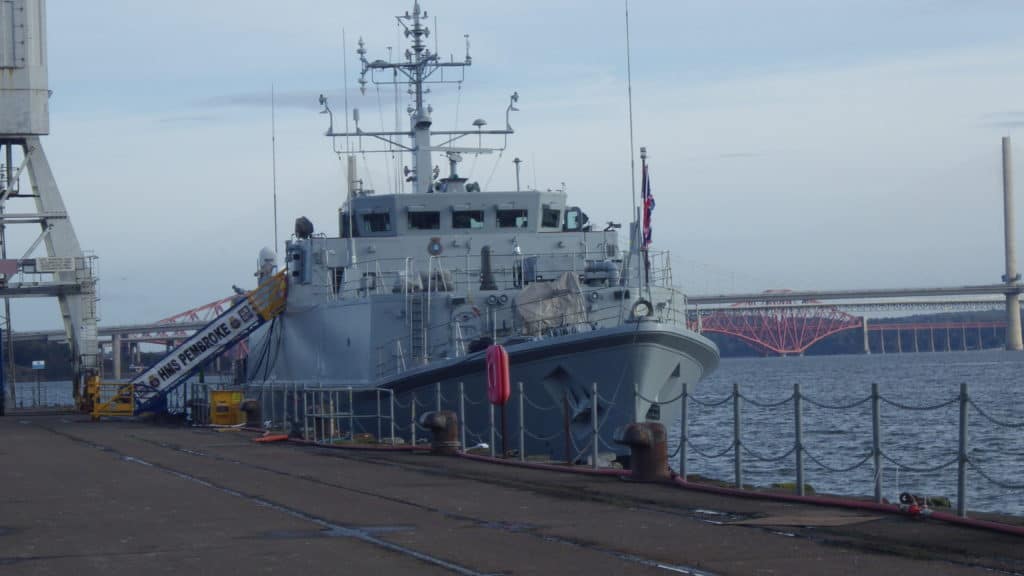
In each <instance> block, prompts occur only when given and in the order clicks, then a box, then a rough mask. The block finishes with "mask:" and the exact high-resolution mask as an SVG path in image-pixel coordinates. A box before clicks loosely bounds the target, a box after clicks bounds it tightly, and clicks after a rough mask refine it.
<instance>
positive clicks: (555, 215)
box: [540, 204, 562, 228]
mask: <svg viewBox="0 0 1024 576" xmlns="http://www.w3.org/2000/svg"><path fill="white" fill-rule="evenodd" d="M540 225H541V226H543V227H544V228H558V227H560V226H561V225H562V211H561V210H558V209H555V208H551V207H549V206H548V205H547V204H545V205H544V207H543V210H542V211H541V215H540Z"/></svg>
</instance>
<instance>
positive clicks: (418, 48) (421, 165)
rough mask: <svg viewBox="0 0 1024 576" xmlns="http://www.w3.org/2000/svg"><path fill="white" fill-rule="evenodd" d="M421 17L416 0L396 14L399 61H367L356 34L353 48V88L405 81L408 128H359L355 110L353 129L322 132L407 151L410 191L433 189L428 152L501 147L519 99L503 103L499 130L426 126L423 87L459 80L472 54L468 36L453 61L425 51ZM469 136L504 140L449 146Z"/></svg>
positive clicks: (427, 113) (363, 89) (427, 116)
mask: <svg viewBox="0 0 1024 576" xmlns="http://www.w3.org/2000/svg"><path fill="white" fill-rule="evenodd" d="M426 18H427V12H426V11H425V10H421V9H420V3H419V1H418V0H417V1H415V2H414V3H413V8H412V12H411V13H410V12H406V13H405V14H404V15H402V16H397V17H396V19H397V20H398V23H399V24H400V25H401V26H402V28H403V29H404V30H405V37H406V38H409V39H410V45H409V48H407V49H406V51H405V61H404V62H387V61H384V60H374V61H372V62H371V61H369V60H367V58H366V54H367V50H366V44H365V42H363V39H362V38H360V39H359V48H358V49H357V50H356V53H357V54H358V55H359V61H360V63H361V64H362V71H361V72H360V75H359V89H360V91H361V92H362V93H363V94H366V86H367V84H369V83H371V82H372V83H373V84H375V85H384V84H407V85H408V88H409V90H408V92H409V94H410V95H411V96H412V98H413V101H412V104H410V105H409V107H408V108H407V109H406V112H407V113H408V114H409V126H410V129H409V131H408V132H397V131H396V132H364V131H363V130H362V129H360V128H359V120H358V114H355V122H356V129H355V132H348V131H346V132H334V129H333V123H332V126H331V128H330V129H329V130H328V132H327V136H329V137H332V138H338V137H343V138H357V139H358V142H359V143H360V144H361V142H362V137H363V136H367V137H372V138H376V139H378V140H381V141H383V142H385V143H388V144H390V145H392V146H394V147H398V148H399V149H402V150H406V151H408V152H410V153H412V157H413V166H412V169H411V170H410V169H409V168H408V167H407V168H406V169H405V175H406V180H407V181H409V182H412V183H413V192H418V193H427V192H432V191H433V182H434V179H435V178H437V170H436V169H435V168H434V167H433V161H432V159H431V156H432V152H434V151H439V152H445V153H448V154H449V158H451V157H452V156H451V155H452V154H457V153H471V154H486V153H489V152H492V151H496V150H504V148H505V146H507V144H508V135H510V134H512V133H513V130H512V126H511V125H510V124H509V114H510V113H511V112H512V111H514V110H516V108H515V103H516V102H517V101H518V99H519V96H518V94H513V95H512V98H511V101H510V103H509V106H508V108H507V109H506V111H505V129H504V130H483V129H482V127H483V126H484V125H485V124H486V122H483V121H482V120H477V121H475V122H474V126H476V127H477V129H476V130H465V131H461V130H453V131H442V132H432V131H431V130H430V127H431V125H432V124H433V121H432V119H431V117H430V114H431V113H432V112H433V108H432V107H431V106H430V105H429V104H427V103H426V102H425V100H424V97H425V95H426V94H428V93H429V92H430V88H428V87H426V86H427V85H429V84H461V83H462V82H463V80H464V79H465V68H466V67H467V66H470V65H472V63H473V59H472V58H471V57H470V55H469V36H468V35H467V36H466V55H465V58H464V59H463V60H462V61H459V62H457V61H455V59H454V58H453V57H452V58H449V60H448V61H447V62H446V61H442V60H441V59H440V57H439V56H438V54H436V53H434V52H431V51H430V48H429V47H428V46H427V44H426V42H425V40H426V39H427V38H429V37H430V28H428V27H427V26H426V25H425V24H424V21H425V20H426ZM446 69H451V70H452V71H457V73H458V76H457V77H451V74H452V72H450V73H449V78H445V71H446ZM378 71H381V72H384V71H389V72H390V73H389V74H380V75H379V76H378V75H376V72H378ZM367 74H369V78H367ZM321 104H323V105H324V107H325V111H329V108H327V104H326V99H325V98H323V97H321ZM470 135H477V136H478V137H482V136H484V135H503V136H505V144H504V145H502V147H500V148H484V147H482V144H481V146H480V147H476V148H457V147H453V146H452V144H453V143H454V142H455V141H457V140H459V139H461V138H464V137H465V136H470ZM403 136H405V137H408V139H409V142H410V143H409V144H406V143H403V142H402V141H400V140H399V138H401V137H403ZM432 136H445V137H447V138H446V139H445V140H444V141H443V142H441V143H439V144H436V145H435V144H433V143H432V141H431V138H432ZM360 148H361V146H360ZM361 152H364V153H366V152H384V153H392V152H393V150H391V149H382V150H365V149H363V150H361Z"/></svg>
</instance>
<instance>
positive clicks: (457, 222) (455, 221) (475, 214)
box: [452, 210, 484, 230]
mask: <svg viewBox="0 0 1024 576" xmlns="http://www.w3.org/2000/svg"><path fill="white" fill-rule="evenodd" d="M483 227H484V211H483V210H456V211H454V212H452V228H463V229H465V228H470V229H474V230H477V229H480V228H483Z"/></svg>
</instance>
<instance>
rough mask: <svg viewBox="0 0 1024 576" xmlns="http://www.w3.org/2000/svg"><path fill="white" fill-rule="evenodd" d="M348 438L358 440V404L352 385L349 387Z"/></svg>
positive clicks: (353, 440)
mask: <svg viewBox="0 0 1024 576" xmlns="http://www.w3.org/2000/svg"><path fill="white" fill-rule="evenodd" d="M348 439H349V440H350V441H352V442H355V441H356V405H355V398H354V397H353V394H352V387H351V386H349V387H348Z"/></svg>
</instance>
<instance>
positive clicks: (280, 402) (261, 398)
mask: <svg viewBox="0 0 1024 576" xmlns="http://www.w3.org/2000/svg"><path fill="white" fill-rule="evenodd" d="M243 389H244V391H245V393H246V396H247V397H248V398H252V399H255V400H257V401H258V404H259V407H260V418H261V420H262V421H263V426H264V428H267V429H272V428H273V429H279V430H284V431H286V432H289V433H292V434H295V435H300V436H302V437H303V438H305V439H307V440H309V441H312V442H316V443H319V444H334V443H338V442H368V443H394V442H397V440H394V438H395V435H394V433H393V431H394V422H395V420H394V415H393V413H391V412H389V411H388V409H389V407H392V408H391V409H392V410H393V406H394V401H393V396H394V392H393V391H392V390H390V389H386V388H368V387H356V386H338V385H336V384H331V383H326V382H310V381H283V380H268V381H266V382H260V383H253V382H250V383H247V384H246V385H245V386H244V388H243Z"/></svg>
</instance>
